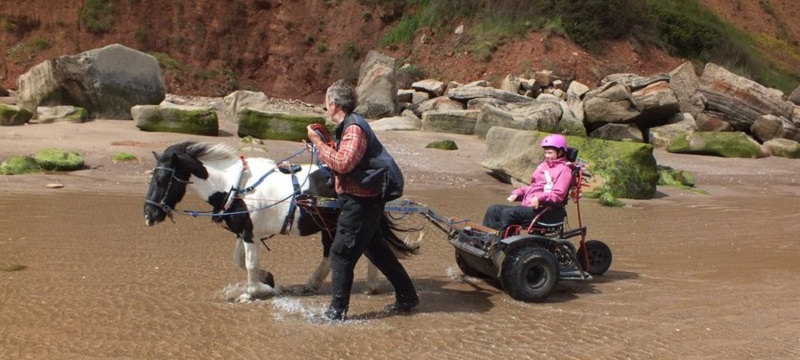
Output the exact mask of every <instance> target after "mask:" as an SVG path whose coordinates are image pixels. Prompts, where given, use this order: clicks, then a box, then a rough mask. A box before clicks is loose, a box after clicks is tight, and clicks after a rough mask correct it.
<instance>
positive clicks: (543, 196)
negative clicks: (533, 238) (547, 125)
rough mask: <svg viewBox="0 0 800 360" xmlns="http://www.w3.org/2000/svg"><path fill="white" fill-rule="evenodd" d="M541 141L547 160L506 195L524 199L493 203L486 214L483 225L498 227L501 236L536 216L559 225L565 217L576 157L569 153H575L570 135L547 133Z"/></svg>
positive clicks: (542, 222) (544, 223)
mask: <svg viewBox="0 0 800 360" xmlns="http://www.w3.org/2000/svg"><path fill="white" fill-rule="evenodd" d="M540 145H541V147H542V148H543V149H544V156H545V160H544V161H542V163H540V164H539V166H537V167H536V170H534V172H533V174H532V175H531V184H530V185H528V186H524V187H521V188H518V189H515V190H514V191H512V192H511V195H509V197H508V198H507V200H508V201H509V202H516V201H520V202H521V203H520V204H519V205H505V204H495V205H492V206H490V207H489V208H488V209H487V210H486V213H485V214H484V216H483V223H482V225H483V226H486V227H489V228H492V229H495V230H498V231H499V234H500V235H501V236H502V237H506V236H509V235H512V232H518V231H519V228H520V227H524V228H527V227H528V226H529V225H530V224H531V222H533V221H534V219H536V220H537V223H538V225H539V226H540V227H543V228H556V227H560V226H561V224H562V223H563V221H564V217H566V214H567V213H566V210H564V204H565V202H566V201H567V196H568V195H569V191H570V187H571V186H572V181H573V175H572V174H573V166H572V165H571V164H572V161H571V160H573V159H569V156H568V153H574V149H569V148H568V147H567V139H566V138H565V137H564V136H563V135H560V134H551V135H547V136H546V137H545V138H544V139H542V142H541V144H540ZM570 150H573V151H572V152H571V151H570ZM574 155H577V154H576V153H575V154H574ZM573 157H574V156H573ZM537 216H538V218H537Z"/></svg>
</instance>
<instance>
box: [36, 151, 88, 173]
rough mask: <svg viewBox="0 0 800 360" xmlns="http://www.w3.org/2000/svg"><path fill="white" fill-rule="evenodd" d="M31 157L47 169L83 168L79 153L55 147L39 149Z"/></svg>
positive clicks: (67, 169)
mask: <svg viewBox="0 0 800 360" xmlns="http://www.w3.org/2000/svg"><path fill="white" fill-rule="evenodd" d="M33 158H34V159H36V163H37V164H38V165H39V167H41V168H42V169H44V170H48V171H72V170H79V169H81V168H83V163H84V160H83V157H82V156H80V154H78V153H76V152H72V151H66V150H61V149H56V148H48V149H43V150H39V152H37V153H36V155H34V156H33Z"/></svg>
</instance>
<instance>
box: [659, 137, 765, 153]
mask: <svg viewBox="0 0 800 360" xmlns="http://www.w3.org/2000/svg"><path fill="white" fill-rule="evenodd" d="M667 151H668V152H671V153H679V154H695V155H712V156H721V157H736V158H758V157H763V156H765V155H766V154H765V152H764V150H762V148H761V145H760V144H759V143H758V142H757V141H755V140H753V138H751V137H749V136H747V134H745V133H743V132H739V131H730V132H694V133H687V134H682V135H680V136H677V137H675V138H674V139H672V142H671V143H670V144H669V146H668V147H667Z"/></svg>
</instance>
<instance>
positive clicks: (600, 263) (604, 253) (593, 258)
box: [576, 240, 611, 275]
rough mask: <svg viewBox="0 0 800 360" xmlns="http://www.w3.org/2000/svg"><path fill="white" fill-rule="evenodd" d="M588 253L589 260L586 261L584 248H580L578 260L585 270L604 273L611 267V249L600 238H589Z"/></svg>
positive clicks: (590, 272)
mask: <svg viewBox="0 0 800 360" xmlns="http://www.w3.org/2000/svg"><path fill="white" fill-rule="evenodd" d="M585 245H586V254H587V255H588V258H589V262H588V263H587V262H586V258H587V257H586V256H584V248H583V247H581V248H580V249H578V254H577V255H576V256H577V257H578V261H579V262H580V263H581V267H582V268H583V270H584V271H586V272H588V273H589V274H592V275H603V274H604V273H605V272H606V271H607V270H608V268H609V267H611V249H609V248H608V245H606V244H605V243H604V242H602V241H600V240H589V241H587V242H586V244H585Z"/></svg>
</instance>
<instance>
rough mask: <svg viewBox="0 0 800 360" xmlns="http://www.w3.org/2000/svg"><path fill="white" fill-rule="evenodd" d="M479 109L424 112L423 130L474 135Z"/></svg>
mask: <svg viewBox="0 0 800 360" xmlns="http://www.w3.org/2000/svg"><path fill="white" fill-rule="evenodd" d="M479 113H480V111H478V110H433V111H426V112H425V113H424V114H422V131H431V132H441V133H450V134H465V135H472V134H474V133H475V123H476V122H477V121H478V114H479Z"/></svg>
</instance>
